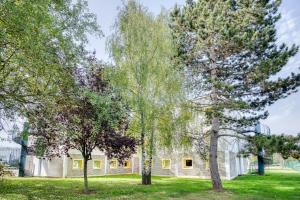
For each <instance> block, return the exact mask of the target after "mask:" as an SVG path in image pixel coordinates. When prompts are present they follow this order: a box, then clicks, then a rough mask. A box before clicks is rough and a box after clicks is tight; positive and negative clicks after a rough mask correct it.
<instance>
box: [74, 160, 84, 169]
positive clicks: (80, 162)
mask: <svg viewBox="0 0 300 200" xmlns="http://www.w3.org/2000/svg"><path fill="white" fill-rule="evenodd" d="M75 162H78V166H77V167H75ZM72 169H83V159H73V165H72Z"/></svg>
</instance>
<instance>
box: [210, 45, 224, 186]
mask: <svg viewBox="0 0 300 200" xmlns="http://www.w3.org/2000/svg"><path fill="white" fill-rule="evenodd" d="M210 58H211V62H212V69H213V70H212V71H211V77H212V79H217V71H216V53H215V50H214V47H212V49H211V52H210ZM211 101H212V103H213V105H218V103H219V102H218V91H217V89H216V88H215V86H212V95H211ZM215 112H216V111H215ZM216 115H217V113H214V114H213V116H212V120H211V124H212V128H211V133H210V151H209V161H210V162H209V164H210V176H211V181H212V187H213V190H218V191H221V190H223V186H222V181H221V178H220V173H219V169H218V138H219V135H218V134H219V129H220V119H219V118H218V117H217V116H216Z"/></svg>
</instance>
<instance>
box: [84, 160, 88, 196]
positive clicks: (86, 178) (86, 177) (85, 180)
mask: <svg viewBox="0 0 300 200" xmlns="http://www.w3.org/2000/svg"><path fill="white" fill-rule="evenodd" d="M87 164H88V158H87V157H86V156H84V157H83V176H84V193H85V194H88V193H89V187H88V175H87Z"/></svg>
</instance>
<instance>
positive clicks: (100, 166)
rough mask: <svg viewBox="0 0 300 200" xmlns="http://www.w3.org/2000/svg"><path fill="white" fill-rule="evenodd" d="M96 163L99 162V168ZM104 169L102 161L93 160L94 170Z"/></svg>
mask: <svg viewBox="0 0 300 200" xmlns="http://www.w3.org/2000/svg"><path fill="white" fill-rule="evenodd" d="M95 162H99V163H100V164H99V166H96V165H95ZM101 168H102V160H93V169H101Z"/></svg>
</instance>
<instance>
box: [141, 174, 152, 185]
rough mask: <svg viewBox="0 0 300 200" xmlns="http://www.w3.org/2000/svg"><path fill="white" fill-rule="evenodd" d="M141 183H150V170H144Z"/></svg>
mask: <svg viewBox="0 0 300 200" xmlns="http://www.w3.org/2000/svg"><path fill="white" fill-rule="evenodd" d="M142 184H143V185H151V171H148V170H146V171H145V173H144V174H142Z"/></svg>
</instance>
